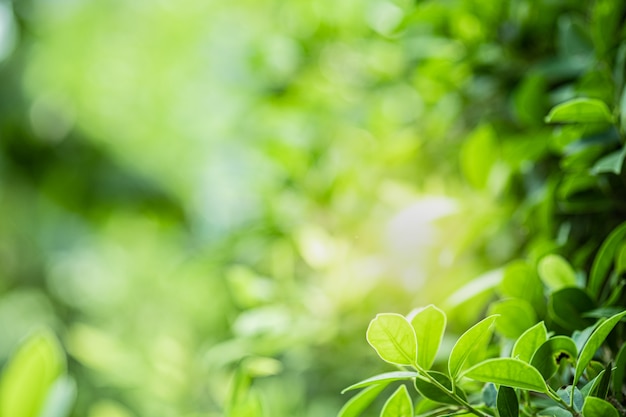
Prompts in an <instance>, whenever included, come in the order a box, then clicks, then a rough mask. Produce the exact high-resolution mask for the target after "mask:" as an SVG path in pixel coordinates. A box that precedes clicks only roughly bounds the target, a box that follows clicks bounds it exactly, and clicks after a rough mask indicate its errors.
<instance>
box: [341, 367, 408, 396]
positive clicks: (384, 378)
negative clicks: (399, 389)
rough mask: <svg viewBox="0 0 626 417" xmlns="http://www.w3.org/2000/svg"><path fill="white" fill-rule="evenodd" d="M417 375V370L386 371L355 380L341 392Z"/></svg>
mask: <svg viewBox="0 0 626 417" xmlns="http://www.w3.org/2000/svg"><path fill="white" fill-rule="evenodd" d="M416 376H417V372H402V371H397V372H387V373H384V374H380V375H376V376H373V377H371V378H367V379H364V380H363V381H360V382H357V383H356V384H353V385H350V386H349V387H348V388H345V389H344V390H343V391H341V393H342V394H343V393H344V392H347V391H351V390H353V389H359V388H365V387H368V386H370V385H379V384H385V383H386V384H388V383H390V382H393V381H402V380H405V379H411V378H415V377H416Z"/></svg>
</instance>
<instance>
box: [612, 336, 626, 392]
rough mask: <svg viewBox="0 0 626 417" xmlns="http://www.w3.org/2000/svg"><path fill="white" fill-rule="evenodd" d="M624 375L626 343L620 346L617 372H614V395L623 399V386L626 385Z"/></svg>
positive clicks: (616, 359)
mask: <svg viewBox="0 0 626 417" xmlns="http://www.w3.org/2000/svg"><path fill="white" fill-rule="evenodd" d="M624 376H626V343H624V344H623V345H622V347H620V349H619V352H618V353H617V356H616V357H615V372H614V373H613V395H615V397H616V398H617V399H618V401H622V397H623V394H622V386H623V385H624Z"/></svg>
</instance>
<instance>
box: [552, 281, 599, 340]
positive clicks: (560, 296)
mask: <svg viewBox="0 0 626 417" xmlns="http://www.w3.org/2000/svg"><path fill="white" fill-rule="evenodd" d="M594 308H595V304H594V302H593V300H591V298H589V295H587V293H586V292H585V291H583V290H582V289H580V288H574V287H569V288H563V289H560V290H559V291H556V292H553V293H552V294H550V299H549V300H548V313H549V315H550V317H551V318H552V319H553V320H554V322H556V323H557V324H558V325H559V326H562V327H563V328H565V329H567V330H569V331H574V330H579V329H583V328H585V327H588V326H589V325H590V324H591V320H589V319H586V318H585V317H584V313H586V312H587V311H590V310H593V309H594Z"/></svg>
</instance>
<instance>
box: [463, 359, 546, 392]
mask: <svg viewBox="0 0 626 417" xmlns="http://www.w3.org/2000/svg"><path fill="white" fill-rule="evenodd" d="M463 376H465V377H467V378H471V379H474V380H476V381H482V382H493V383H495V384H500V385H506V386H508V387H512V388H521V389H525V390H529V391H536V392H546V390H547V387H546V383H545V381H544V380H543V377H542V376H541V374H540V373H539V371H537V370H536V369H535V368H533V367H532V366H530V365H529V364H527V363H526V362H523V361H520V360H518V359H512V358H496V359H488V360H486V361H484V362H481V363H479V364H477V365H474V366H473V367H471V368H470V369H468V370H467V371H465V372H464V373H463Z"/></svg>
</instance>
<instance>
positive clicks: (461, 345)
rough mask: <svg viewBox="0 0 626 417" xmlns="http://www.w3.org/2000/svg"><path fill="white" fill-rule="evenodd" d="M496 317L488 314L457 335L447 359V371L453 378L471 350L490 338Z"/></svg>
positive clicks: (461, 367) (459, 370)
mask: <svg viewBox="0 0 626 417" xmlns="http://www.w3.org/2000/svg"><path fill="white" fill-rule="evenodd" d="M496 318H497V316H489V317H487V318H485V319H483V320H481V321H479V322H478V323H476V324H475V325H474V326H472V327H471V328H470V329H469V330H467V331H466V332H465V333H463V334H462V335H461V337H459V340H457V342H456V343H455V345H454V346H453V347H452V351H451V352H450V358H449V360H448V372H449V373H450V377H451V378H453V379H454V378H456V377H457V375H459V373H460V372H461V370H462V369H463V365H464V364H465V361H466V360H467V357H468V356H469V355H470V354H471V353H472V351H473V350H474V349H476V348H477V347H479V346H482V345H483V343H484V342H485V341H487V340H489V339H490V338H491V334H492V332H493V324H494V322H495V321H496Z"/></svg>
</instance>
